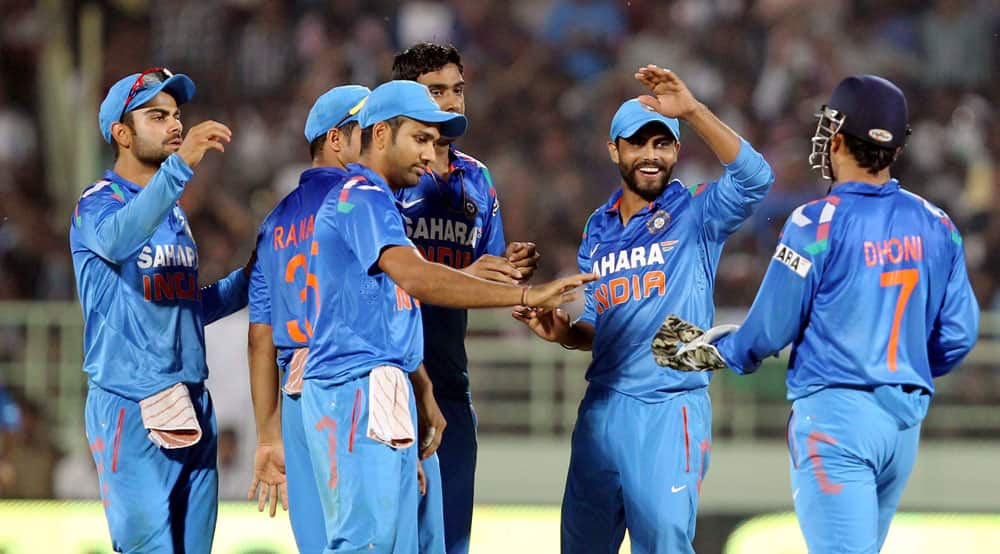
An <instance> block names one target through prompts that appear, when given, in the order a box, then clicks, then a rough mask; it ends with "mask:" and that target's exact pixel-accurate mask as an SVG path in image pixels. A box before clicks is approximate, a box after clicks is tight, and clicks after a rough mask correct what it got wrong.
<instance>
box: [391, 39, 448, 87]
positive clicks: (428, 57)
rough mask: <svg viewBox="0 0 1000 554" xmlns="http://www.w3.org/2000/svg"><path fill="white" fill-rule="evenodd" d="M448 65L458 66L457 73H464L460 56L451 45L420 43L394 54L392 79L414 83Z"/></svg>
mask: <svg viewBox="0 0 1000 554" xmlns="http://www.w3.org/2000/svg"><path fill="white" fill-rule="evenodd" d="M450 63H453V64H455V65H457V66H458V72H459V73H463V74H464V73H465V69H464V68H463V67H462V56H461V55H459V53H458V49H457V48H455V47H454V46H453V45H451V44H449V45H447V46H445V45H441V44H433V43H430V42H420V43H417V44H414V45H413V46H411V47H410V48H407V49H406V50H403V51H402V52H400V53H399V54H396V57H395V59H393V60H392V78H393V79H397V80H404V81H416V80H417V78H418V77H420V76H421V75H423V74H424V73H432V72H434V71H438V70H440V69H441V68H442V67H444V66H446V65H448V64H450Z"/></svg>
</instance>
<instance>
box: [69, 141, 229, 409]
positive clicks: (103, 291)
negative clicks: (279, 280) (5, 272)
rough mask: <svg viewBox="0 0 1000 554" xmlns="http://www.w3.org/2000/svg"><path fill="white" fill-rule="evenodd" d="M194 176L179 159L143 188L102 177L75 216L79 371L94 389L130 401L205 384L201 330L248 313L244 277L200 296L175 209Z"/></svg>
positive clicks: (188, 239)
mask: <svg viewBox="0 0 1000 554" xmlns="http://www.w3.org/2000/svg"><path fill="white" fill-rule="evenodd" d="M192 175H193V172H192V171H191V168H189V167H188V166H187V164H186V163H184V160H182V159H181V157H180V156H178V155H177V154H172V155H170V157H168V158H167V159H166V160H165V161H164V162H163V164H162V165H161V166H160V169H159V170H158V171H157V172H156V174H155V175H153V178H152V179H150V181H149V184H148V185H146V186H145V187H140V186H139V185H136V184H135V183H132V182H129V181H127V180H125V179H123V178H122V177H121V176H119V175H117V174H115V173H114V172H112V171H106V172H105V173H104V178H103V179H101V180H99V181H97V182H96V183H94V184H92V185H91V186H89V187H87V188H86V189H85V190H84V191H83V194H81V195H80V200H79V201H78V202H77V205H76V209H75V210H74V212H73V221H72V224H71V226H70V234H69V242H70V249H71V250H72V254H73V269H74V271H75V273H76V284H77V291H78V293H79V295H80V305H81V306H82V308H83V319H84V341H83V342H84V361H83V370H84V371H85V372H87V374H88V376H89V379H90V382H91V383H92V384H94V385H96V386H98V387H100V388H102V389H104V390H107V391H109V392H112V393H114V394H117V395H119V396H122V397H125V398H128V399H130V400H134V401H138V400H141V399H143V398H146V397H148V396H150V395H152V394H154V393H157V392H159V391H161V390H163V389H166V388H168V387H170V386H171V385H173V384H175V383H179V382H183V383H201V382H202V381H204V380H205V378H207V377H208V367H207V365H206V364H205V334H204V328H203V326H204V325H207V324H209V323H211V322H213V321H215V320H217V319H219V318H222V317H225V316H227V315H229V314H231V313H233V312H235V311H237V310H239V309H241V308H243V307H244V306H246V304H247V283H248V279H247V277H246V275H245V274H244V272H243V269H242V268H240V269H237V270H236V271H233V272H232V273H231V274H230V275H229V276H228V277H226V278H225V279H222V280H220V281H218V282H216V283H214V284H212V285H211V286H208V287H205V288H202V289H199V288H198V247H197V245H196V244H195V242H194V237H192V236H191V228H190V227H189V226H188V222H187V217H185V215H184V210H182V209H181V207H180V206H179V205H178V204H177V200H178V199H179V198H180V196H181V193H182V192H183V191H184V183H186V182H187V181H188V180H189V179H190V178H191V176H192Z"/></svg>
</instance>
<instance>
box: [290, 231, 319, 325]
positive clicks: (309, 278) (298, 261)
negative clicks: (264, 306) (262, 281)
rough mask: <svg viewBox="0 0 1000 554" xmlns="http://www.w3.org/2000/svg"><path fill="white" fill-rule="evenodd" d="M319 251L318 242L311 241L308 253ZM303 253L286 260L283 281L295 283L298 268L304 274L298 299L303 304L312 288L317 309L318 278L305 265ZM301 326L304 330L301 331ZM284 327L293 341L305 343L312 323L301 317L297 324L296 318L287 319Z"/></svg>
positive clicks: (312, 254)
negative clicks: (303, 284)
mask: <svg viewBox="0 0 1000 554" xmlns="http://www.w3.org/2000/svg"><path fill="white" fill-rule="evenodd" d="M318 252H319V243H317V242H316V241H313V243H312V246H311V247H310V249H309V255H310V256H315V255H316V254H317V253H318ZM306 262H307V260H306V256H305V254H296V255H295V256H292V259H290V260H288V264H287V265H285V282H286V283H291V284H295V274H296V273H297V272H298V270H299V268H302V271H304V272H305V274H306V286H304V287H302V288H301V289H299V301H300V302H302V303H303V304H305V302H306V299H307V298H308V297H309V289H310V288H311V289H313V296H314V297H315V298H316V307H317V311H318V308H319V280H318V279H317V278H316V274H315V273H309V270H308V269H307V265H306ZM303 327H304V328H305V331H303ZM285 328H286V329H288V336H289V337H291V338H292V340H294V341H295V342H299V343H302V344H305V343H307V342H309V337H311V336H312V334H313V329H312V324H311V323H310V322H309V319H308V318H305V317H303V321H302V325H301V326H300V325H299V320H298V319H289V320H288V321H286V322H285Z"/></svg>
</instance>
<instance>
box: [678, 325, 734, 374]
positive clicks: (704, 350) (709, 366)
mask: <svg viewBox="0 0 1000 554" xmlns="http://www.w3.org/2000/svg"><path fill="white" fill-rule="evenodd" d="M739 328H740V326H739V325H731V324H730V325H718V326H715V327H712V328H711V329H709V330H708V331H706V332H705V333H704V334H702V335H701V336H700V337H698V338H696V339H694V340H693V341H691V342H689V343H688V344H686V345H684V347H683V348H681V349H680V351H679V352H677V355H676V356H675V357H674V361H675V362H676V363H677V365H675V366H674V368H676V369H678V370H680V371H717V370H720V369H726V368H728V367H729V366H728V365H726V362H725V360H723V359H722V355H721V354H719V349H718V348H716V347H715V344H713V343H715V342H718V340H719V339H721V338H722V337H724V336H726V335H729V334H731V333H734V332H735V331H736V330H737V329H739Z"/></svg>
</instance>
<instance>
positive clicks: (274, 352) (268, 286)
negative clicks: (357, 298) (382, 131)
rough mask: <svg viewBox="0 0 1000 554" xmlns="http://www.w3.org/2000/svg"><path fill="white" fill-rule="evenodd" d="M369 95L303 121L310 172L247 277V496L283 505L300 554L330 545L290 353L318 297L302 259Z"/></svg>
mask: <svg viewBox="0 0 1000 554" xmlns="http://www.w3.org/2000/svg"><path fill="white" fill-rule="evenodd" d="M369 92H371V91H369V90H368V88H367V87H363V86H358V85H344V86H339V87H336V88H333V89H331V90H329V91H327V92H326V93H325V94H323V95H322V96H320V97H319V98H318V99H317V100H316V102H315V104H313V106H312V109H311V110H310V111H309V116H308V118H307V119H306V124H305V137H306V140H307V141H308V142H309V145H310V146H309V150H310V154H311V157H312V168H311V169H308V170H306V171H305V172H303V173H302V175H301V177H300V178H299V186H298V187H296V188H295V189H294V190H293V191H292V192H290V193H289V194H288V195H287V196H286V197H285V198H284V199H282V200H281V202H280V203H278V205H277V206H276V207H275V208H274V209H273V210H272V211H271V213H270V214H268V216H267V217H266V218H265V219H264V222H263V223H262V224H261V227H260V231H259V233H258V235H257V261H256V263H255V264H254V267H253V271H252V272H251V276H250V292H249V296H250V331H249V337H248V343H249V349H250V392H251V396H252V398H253V405H254V416H255V419H256V423H257V450H256V455H255V456H254V478H253V481H252V483H251V485H250V491H249V496H250V498H253V497H254V496H256V497H257V498H258V509H260V510H261V511H263V509H264V508H265V506H266V505H267V504H268V502H270V511H271V516H272V517H273V516H274V514H275V512H276V510H277V506H278V502H279V501H281V502H282V504H283V506H284V507H285V508H286V509H288V510H290V513H289V519H290V520H291V524H292V532H293V534H294V535H295V542H296V544H297V546H298V548H299V552H303V553H307V554H308V553H311V554H316V553H320V552H323V549H324V548H325V547H326V527H325V524H324V521H323V509H322V506H321V505H320V500H319V493H318V492H317V488H316V480H315V479H314V478H313V472H312V465H311V463H310V461H309V450H308V447H307V446H306V435H305V430H304V429H303V427H302V415H301V409H300V401H299V395H300V393H301V390H302V389H301V385H302V370H303V369H304V362H305V351H304V350H303V351H301V352H299V353H298V354H296V350H298V349H303V348H305V347H306V346H307V345H308V340H309V334H310V327H309V325H308V324H307V322H306V320H305V318H304V314H305V305H306V302H308V301H310V300H314V298H315V293H316V291H315V283H314V282H313V281H312V279H311V278H310V274H309V273H308V271H307V262H308V258H309V255H310V247H311V245H312V243H313V231H314V229H315V216H316V211H317V210H318V209H319V206H320V204H322V202H323V199H324V198H325V197H326V194H327V193H328V192H329V191H330V189H331V188H333V187H334V186H335V185H337V184H340V183H342V182H343V181H344V180H345V179H346V177H347V172H346V170H345V169H344V168H345V167H346V166H347V164H349V163H354V162H357V161H358V157H359V156H360V155H361V128H360V127H359V126H358V111H359V110H360V109H361V105H362V102H363V101H364V100H365V99H366V98H367V97H368V93H369ZM293 360H295V362H296V363H293ZM279 368H280V369H279ZM293 369H294V371H293ZM292 373H295V375H291V374H292ZM279 388H280V390H279ZM286 476H287V480H286Z"/></svg>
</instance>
